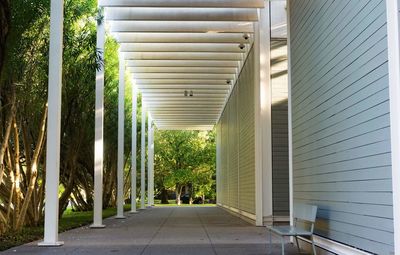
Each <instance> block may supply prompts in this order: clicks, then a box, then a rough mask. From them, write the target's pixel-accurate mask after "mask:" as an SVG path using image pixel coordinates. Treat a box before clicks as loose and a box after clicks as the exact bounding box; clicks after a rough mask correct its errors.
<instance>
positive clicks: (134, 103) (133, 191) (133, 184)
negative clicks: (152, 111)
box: [130, 83, 137, 213]
mask: <svg viewBox="0 0 400 255" xmlns="http://www.w3.org/2000/svg"><path fill="white" fill-rule="evenodd" d="M136 114H137V88H136V84H134V83H133V84H132V156H131V164H132V167H131V211H130V212H131V213H136V171H137V166H136V154H137V150H136V146H137V119H136Z"/></svg>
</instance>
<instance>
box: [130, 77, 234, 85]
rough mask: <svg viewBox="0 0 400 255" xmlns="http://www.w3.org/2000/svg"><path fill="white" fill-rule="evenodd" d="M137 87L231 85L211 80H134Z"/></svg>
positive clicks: (222, 81)
mask: <svg viewBox="0 0 400 255" xmlns="http://www.w3.org/2000/svg"><path fill="white" fill-rule="evenodd" d="M134 82H135V84H136V85H138V86H141V85H171V86H172V85H216V86H217V85H219V86H221V85H224V86H225V85H230V83H229V84H228V83H227V80H226V81H224V80H210V79H163V80H160V79H143V80H141V79H134Z"/></svg>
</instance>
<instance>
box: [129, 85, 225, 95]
mask: <svg viewBox="0 0 400 255" xmlns="http://www.w3.org/2000/svg"><path fill="white" fill-rule="evenodd" d="M136 87H137V88H138V89H139V90H140V91H146V90H158V89H160V90H163V91H165V89H168V90H173V91H174V90H180V91H183V90H208V89H211V90H215V91H224V92H226V93H228V92H229V89H230V87H229V86H228V85H200V84H199V85H168V84H157V85H153V84H146V85H136Z"/></svg>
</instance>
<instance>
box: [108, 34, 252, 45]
mask: <svg viewBox="0 0 400 255" xmlns="http://www.w3.org/2000/svg"><path fill="white" fill-rule="evenodd" d="M113 36H114V37H115V39H116V40H117V41H118V42H120V43H129V42H134V43H251V41H252V35H251V34H244V33H170V32H169V33H140V32H139V33H129V32H128V33H114V34H113ZM247 37H248V39H247V40H246V39H245V38H247Z"/></svg>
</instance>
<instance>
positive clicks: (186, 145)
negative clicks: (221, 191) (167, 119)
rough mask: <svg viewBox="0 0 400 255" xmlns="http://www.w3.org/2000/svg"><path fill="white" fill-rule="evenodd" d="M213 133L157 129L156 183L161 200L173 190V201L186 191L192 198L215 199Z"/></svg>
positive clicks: (166, 199) (191, 199) (164, 201)
mask: <svg viewBox="0 0 400 255" xmlns="http://www.w3.org/2000/svg"><path fill="white" fill-rule="evenodd" d="M215 160H216V148H215V132H214V131H156V133H155V184H156V191H157V194H158V195H159V196H160V198H161V202H162V203H168V191H174V192H175V197H176V203H177V204H181V202H182V201H181V196H182V195H183V193H186V191H187V195H188V196H189V200H190V203H192V202H193V200H194V199H195V198H201V200H202V201H203V202H204V201H205V199H206V198H208V199H215V171H216V167H215Z"/></svg>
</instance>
